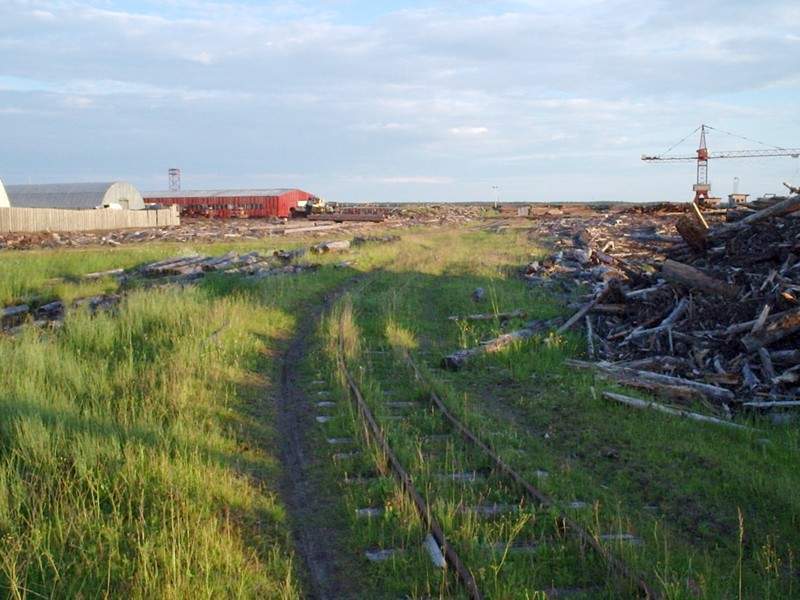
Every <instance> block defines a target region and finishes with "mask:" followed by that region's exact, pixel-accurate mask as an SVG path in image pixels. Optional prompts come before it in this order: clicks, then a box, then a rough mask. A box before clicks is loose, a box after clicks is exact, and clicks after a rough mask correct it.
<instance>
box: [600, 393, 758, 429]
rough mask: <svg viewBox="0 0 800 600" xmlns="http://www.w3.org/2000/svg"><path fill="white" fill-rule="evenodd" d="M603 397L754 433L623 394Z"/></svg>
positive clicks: (707, 417)
mask: <svg viewBox="0 0 800 600" xmlns="http://www.w3.org/2000/svg"><path fill="white" fill-rule="evenodd" d="M603 397H604V398H606V399H608V400H613V401H614V402H619V403H620V404H625V405H627V406H632V407H634V408H641V409H648V408H649V409H651V410H656V411H658V412H662V413H664V414H667V415H672V416H674V417H683V418H685V419H691V420H692V421H699V422H701V423H713V424H714V425H724V426H725V427H731V428H733V429H741V430H744V431H755V430H754V429H752V428H751V427H745V426H744V425H739V424H737V423H731V422H730V421H723V420H722V419H717V418H716V417H709V416H707V415H701V414H699V413H694V412H689V411H688V410H681V409H679V408H672V407H671V406H665V405H664V404H659V403H658V402H652V401H650V400H641V399H639V398H632V397H631V396H625V395H624V394H617V393H615V392H603Z"/></svg>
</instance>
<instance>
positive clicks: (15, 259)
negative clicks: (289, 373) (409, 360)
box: [0, 241, 353, 598]
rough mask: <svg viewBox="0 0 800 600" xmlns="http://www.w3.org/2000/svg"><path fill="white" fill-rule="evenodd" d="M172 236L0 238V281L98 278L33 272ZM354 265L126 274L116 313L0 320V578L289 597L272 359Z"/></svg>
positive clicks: (48, 592)
mask: <svg viewBox="0 0 800 600" xmlns="http://www.w3.org/2000/svg"><path fill="white" fill-rule="evenodd" d="M295 243H301V242H299V241H298V242H295ZM262 247H263V245H262ZM228 249H230V247H229V246H227V245H225V246H223V245H218V246H213V247H203V248H197V250H200V251H203V252H210V253H213V254H221V253H223V252H225V251H227V250H228ZM176 250H177V249H176V248H175V247H173V246H158V245H156V246H151V247H137V248H134V249H130V250H127V249H126V250H114V251H106V250H88V251H84V250H80V251H73V252H19V253H7V254H4V255H3V256H1V257H0V261H2V266H3V268H2V270H0V297H2V298H4V299H5V301H6V302H8V301H9V300H11V301H16V300H20V299H23V298H24V297H26V296H35V297H61V298H63V299H68V298H69V297H75V296H81V295H87V294H91V293H95V292H96V290H97V289H98V285H99V286H101V287H102V286H107V287H108V289H109V290H112V289H115V287H114V282H112V281H111V280H109V281H106V282H102V283H100V284H98V283H97V282H90V283H88V284H87V283H82V282H80V281H77V278H76V281H75V282H74V283H68V284H63V283H56V284H55V285H54V284H53V282H51V281H49V280H50V278H51V277H56V276H57V277H65V276H66V277H76V276H78V275H81V274H83V273H86V272H92V271H96V270H102V269H109V268H117V267H132V266H135V265H138V264H140V263H142V262H146V261H152V260H157V259H159V258H163V257H165V256H172V255H174V254H176ZM188 250H189V249H184V248H182V249H181V251H188ZM334 260H335V258H334V257H323V258H322V259H321V261H320V262H323V263H328V264H329V263H331V262H333V261H334ZM352 275H353V273H352V271H349V270H345V269H333V268H330V267H323V268H322V269H321V270H320V271H318V272H316V273H305V274H301V275H298V276H278V277H273V278H268V279H266V280H263V281H261V282H259V283H257V284H250V283H246V282H243V281H242V280H240V279H238V278H236V277H225V276H220V277H209V278H207V280H205V281H203V282H202V283H201V284H200V285H198V286H195V287H191V288H187V289H184V290H180V289H177V288H176V289H163V290H139V291H133V292H131V293H129V294H128V295H127V296H126V297H125V299H124V300H123V302H122V304H121V305H120V307H119V310H118V311H116V312H114V313H104V314H99V315H96V316H90V315H89V314H87V313H86V312H83V311H78V310H75V311H71V312H70V314H69V315H68V317H67V319H66V322H65V324H64V326H63V327H62V328H60V329H59V330H56V331H42V330H38V329H37V328H34V327H29V328H26V330H25V331H24V333H23V334H22V335H20V336H17V337H13V338H12V337H8V336H0V361H2V363H0V364H2V365H3V380H2V385H1V386H0V590H3V593H4V594H6V595H8V596H10V597H16V598H22V597H30V598H36V597H42V596H46V597H50V596H57V597H97V596H105V597H137V598H186V597H192V598H195V597H208V598H210V597H248V598H254V597H259V598H261V597H267V598H295V597H300V596H301V595H302V586H301V584H300V583H299V581H298V573H300V576H302V572H300V571H298V567H297V565H296V564H295V563H294V561H295V559H294V556H293V549H292V546H291V542H290V529H289V525H288V522H287V516H286V514H285V509H284V507H283V504H282V502H281V501H280V499H279V498H278V496H277V492H276V489H277V488H276V482H277V480H278V475H279V464H278V462H277V457H276V455H275V450H274V449H275V447H276V443H277V442H276V432H275V429H274V426H273V423H274V402H273V399H274V396H275V394H277V393H278V392H277V387H276V385H275V381H276V380H277V377H278V364H277V362H276V361H275V358H276V356H277V352H278V351H279V350H280V348H281V347H282V345H283V344H284V343H285V340H287V339H288V338H289V337H290V336H291V335H292V332H293V331H294V329H295V327H296V324H297V319H298V317H299V316H301V315H303V314H305V313H306V311H308V310H309V309H310V308H311V307H312V306H313V305H315V304H318V303H319V302H320V301H321V297H322V294H323V293H325V292H326V291H327V290H329V289H331V288H332V287H334V286H336V285H338V284H340V283H341V282H342V281H344V280H346V279H347V278H349V277H352Z"/></svg>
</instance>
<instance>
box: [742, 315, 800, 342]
mask: <svg viewBox="0 0 800 600" xmlns="http://www.w3.org/2000/svg"><path fill="white" fill-rule="evenodd" d="M798 331H800V308H795V309H792V310H790V311H787V314H784V316H783V317H781V318H780V319H777V320H775V321H773V322H772V323H770V324H769V325H767V326H766V327H763V328H762V329H761V330H759V331H756V332H754V333H751V334H749V335H746V336H744V337H743V338H742V344H744V347H745V348H747V350H748V351H750V352H756V351H757V350H758V349H759V348H761V347H762V346H769V345H770V344H773V343H775V342H777V341H778V340H782V339H783V338H785V337H788V336H790V335H793V334H795V333H797V332H798Z"/></svg>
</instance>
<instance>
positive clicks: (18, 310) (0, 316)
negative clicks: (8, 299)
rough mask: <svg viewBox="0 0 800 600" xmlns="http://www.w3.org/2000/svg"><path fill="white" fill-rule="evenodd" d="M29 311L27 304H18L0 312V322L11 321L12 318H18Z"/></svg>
mask: <svg viewBox="0 0 800 600" xmlns="http://www.w3.org/2000/svg"><path fill="white" fill-rule="evenodd" d="M29 310H30V307H29V306H28V305H27V304H20V305H18V306H8V307H6V308H4V309H2V310H0V321H2V320H4V319H12V318H14V317H20V316H22V315H25V314H27V313H28V311H29Z"/></svg>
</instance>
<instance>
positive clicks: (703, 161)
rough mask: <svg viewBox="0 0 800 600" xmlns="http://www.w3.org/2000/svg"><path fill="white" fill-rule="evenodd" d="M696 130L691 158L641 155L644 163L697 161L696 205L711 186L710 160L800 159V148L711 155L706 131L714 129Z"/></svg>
mask: <svg viewBox="0 0 800 600" xmlns="http://www.w3.org/2000/svg"><path fill="white" fill-rule="evenodd" d="M698 129H699V130H700V145H699V147H698V148H697V152H696V154H695V155H693V156H692V155H684V156H681V155H671V154H669V153H667V154H660V155H650V154H643V155H642V160H644V161H687V160H695V161H697V182H696V183H695V184H694V186H692V190H693V191H694V202H695V203H697V204H701V205H702V204H705V203H706V201H707V200H708V198H709V194H710V192H711V184H710V183H708V161H709V160H710V159H712V158H764V157H772V156H790V157H792V158H798V157H800V148H779V147H775V148H770V149H766V150H765V149H760V150H728V151H721V152H713V153H711V152H709V151H708V145H707V144H706V131H707V130H709V129H714V128H713V127H710V126H709V125H705V124H703V125H700V127H698ZM695 131H697V130H695ZM690 135H691V134H690ZM684 139H685V138H684Z"/></svg>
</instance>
